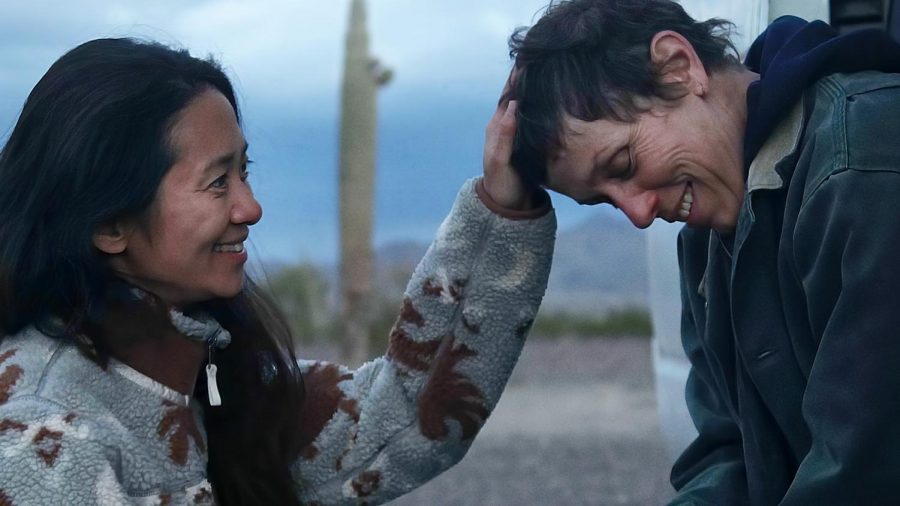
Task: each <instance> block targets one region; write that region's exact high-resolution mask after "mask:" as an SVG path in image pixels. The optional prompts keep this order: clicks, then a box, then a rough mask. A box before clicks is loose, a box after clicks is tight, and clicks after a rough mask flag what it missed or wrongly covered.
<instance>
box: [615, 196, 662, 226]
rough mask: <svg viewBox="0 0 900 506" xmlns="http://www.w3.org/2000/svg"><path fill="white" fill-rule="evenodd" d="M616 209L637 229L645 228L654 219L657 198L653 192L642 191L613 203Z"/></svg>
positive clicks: (657, 202)
mask: <svg viewBox="0 0 900 506" xmlns="http://www.w3.org/2000/svg"><path fill="white" fill-rule="evenodd" d="M615 204H616V207H618V208H619V209H621V210H622V212H623V213H625V216H628V219H629V220H631V223H632V224H634V226H635V227H637V228H647V227H649V226H650V224H651V223H653V220H654V219H656V213H657V206H658V204H659V197H657V195H656V193H655V192H652V191H642V192H639V193H635V194H632V195H628V196H625V197H623V198H621V199H619V200H618V201H616V202H615Z"/></svg>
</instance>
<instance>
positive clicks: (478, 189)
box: [475, 178, 553, 220]
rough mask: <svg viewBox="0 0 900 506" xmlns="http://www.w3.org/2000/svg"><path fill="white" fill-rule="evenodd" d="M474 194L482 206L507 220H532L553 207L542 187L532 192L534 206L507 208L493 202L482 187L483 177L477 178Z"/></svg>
mask: <svg viewBox="0 0 900 506" xmlns="http://www.w3.org/2000/svg"><path fill="white" fill-rule="evenodd" d="M475 194H476V195H478V200H480V201H481V203H482V204H484V207H487V208H488V209H490V210H491V212H493V213H494V214H497V215H499V216H502V217H504V218H506V219H509V220H534V219H537V218H540V217H541V216H544V215H545V214H547V213H549V212H550V211H551V210H552V209H553V206H552V205H551V204H550V195H548V194H547V192H546V191H545V190H544V189H543V188H538V189H537V190H535V192H534V202H535V207H534V208H532V209H523V210H519V209H509V208H506V207H503V206H501V205H500V204H498V203H497V202H495V201H494V199H492V198H491V196H490V195H488V192H487V191H486V190H485V189H484V178H478V181H477V182H476V183H475Z"/></svg>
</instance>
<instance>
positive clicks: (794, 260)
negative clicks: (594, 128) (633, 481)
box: [672, 72, 900, 505]
mask: <svg viewBox="0 0 900 506" xmlns="http://www.w3.org/2000/svg"><path fill="white" fill-rule="evenodd" d="M678 253H679V261H680V265H681V281H682V299H683V304H684V311H683V319H682V336H683V342H684V348H685V351H686V353H687V355H688V357H689V359H690V361H691V364H692V369H691V374H690V377H689V379H688V384H687V389H686V396H687V403H688V408H689V410H690V412H691V416H692V417H693V419H694V423H695V425H696V426H697V429H698V432H699V436H698V437H697V439H696V440H695V441H694V442H693V443H692V444H691V445H690V446H689V447H688V449H687V450H686V451H685V452H684V453H683V454H682V456H681V458H680V459H679V460H678V461H677V462H676V464H675V467H674V469H673V471H672V483H673V485H674V486H675V488H676V489H677V490H678V491H679V493H678V496H677V497H676V498H675V500H674V503H675V504H714V505H738V504H754V505H757V504H759V505H770V504H786V505H794V504H797V505H823V504H885V503H887V504H897V503H900V479H898V477H900V74H882V73H877V72H863V73H858V74H835V75H832V76H829V77H826V78H824V79H822V80H820V81H818V82H817V83H816V84H815V85H813V86H812V87H810V89H808V90H807V92H806V93H805V94H804V97H803V99H802V100H801V103H798V104H797V105H796V106H795V108H794V110H793V111H792V112H791V113H790V114H789V115H788V117H787V118H786V119H785V120H784V121H783V122H782V123H781V124H780V125H779V126H778V127H777V128H776V130H775V131H774V132H773V133H772V134H771V135H770V137H769V139H768V140H767V141H766V144H765V145H764V146H763V148H762V149H761V150H760V152H759V154H758V155H757V156H756V158H755V159H754V160H753V162H752V164H751V166H750V170H749V174H748V176H747V191H746V194H745V197H744V201H743V204H742V207H741V211H740V215H739V218H738V222H737V227H736V229H735V231H734V235H733V237H722V236H721V235H720V234H718V233H715V232H710V231H709V230H699V229H698V230H694V229H690V228H685V229H684V230H683V231H682V233H681V235H680V237H679V245H678Z"/></svg>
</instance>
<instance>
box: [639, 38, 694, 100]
mask: <svg viewBox="0 0 900 506" xmlns="http://www.w3.org/2000/svg"><path fill="white" fill-rule="evenodd" d="M650 61H651V62H653V64H654V65H655V66H656V69H657V72H658V74H659V79H660V82H662V83H663V84H674V85H679V86H680V87H681V88H682V89H683V90H684V93H691V94H694V95H697V96H699V97H702V96H704V95H705V94H706V92H707V87H708V83H709V76H708V75H707V74H706V68H705V67H704V66H703V62H702V61H700V57H699V56H698V55H697V52H696V51H695V50H694V47H693V46H692V45H691V43H690V42H688V40H687V39H685V38H684V36H683V35H681V34H680V33H678V32H674V31H671V30H664V31H661V32H659V33H657V34H656V35H654V36H653V39H652V40H651V41H650Z"/></svg>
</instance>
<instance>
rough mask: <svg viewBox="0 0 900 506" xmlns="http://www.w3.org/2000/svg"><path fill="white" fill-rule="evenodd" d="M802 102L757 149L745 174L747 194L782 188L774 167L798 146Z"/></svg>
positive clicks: (798, 101) (796, 105)
mask: <svg viewBox="0 0 900 506" xmlns="http://www.w3.org/2000/svg"><path fill="white" fill-rule="evenodd" d="M803 109H804V106H803V100H802V98H801V99H800V100H797V101H796V103H795V104H794V106H793V107H792V108H791V112H790V113H788V115H787V116H786V117H785V118H784V119H783V120H781V122H780V123H778V125H777V126H776V127H775V130H774V131H773V132H772V135H770V136H769V138H768V139H766V142H765V143H764V144H763V145H762V147H761V148H760V149H759V152H758V153H757V154H756V157H754V158H753V161H752V162H751V163H750V170H749V172H748V174H747V193H752V192H754V191H756V190H777V189H779V188H781V187H782V186H784V178H782V177H781V174H779V173H778V172H777V171H776V170H775V166H776V165H777V164H778V162H780V161H781V160H783V159H784V158H785V157H786V156H788V155H790V154H791V153H793V152H794V151H795V150H796V149H797V147H798V146H799V144H800V133H801V132H802V131H803V117H804V114H803V112H804V111H803Z"/></svg>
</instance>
